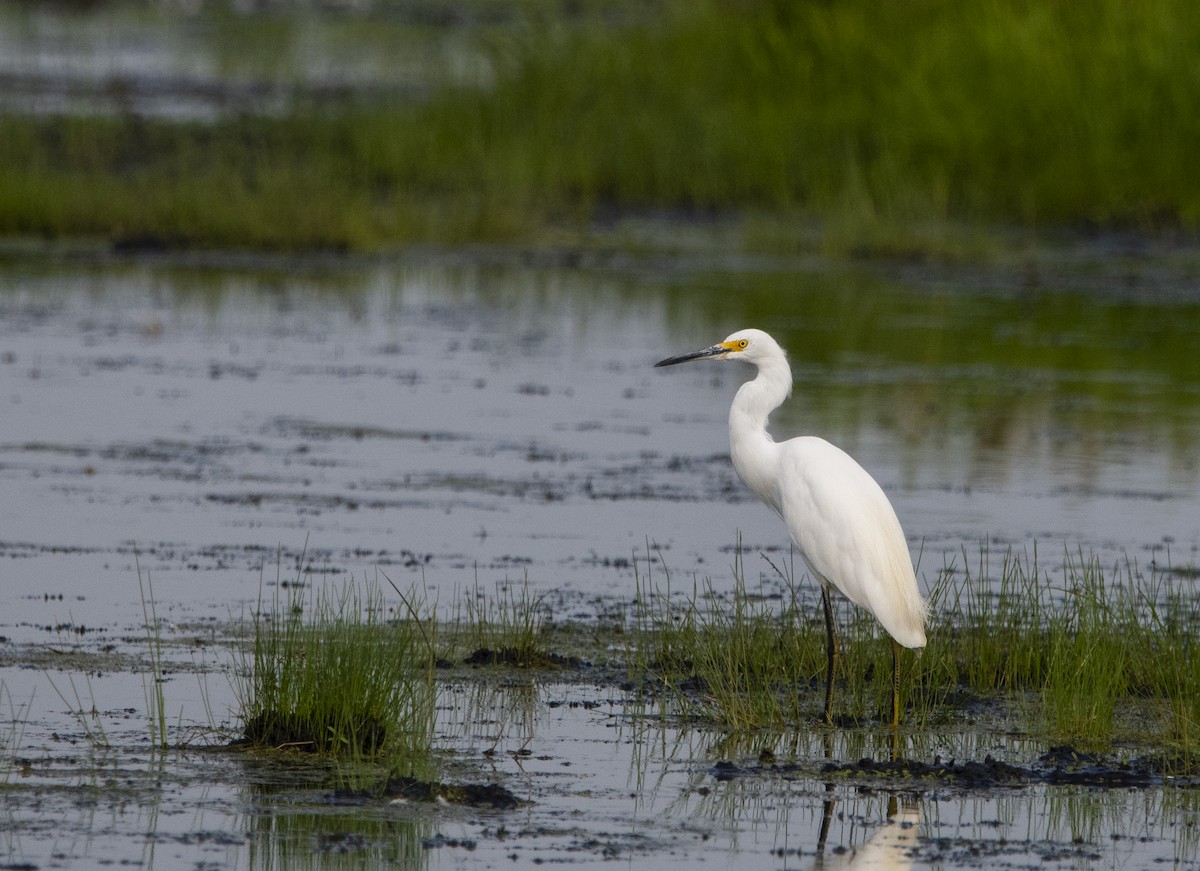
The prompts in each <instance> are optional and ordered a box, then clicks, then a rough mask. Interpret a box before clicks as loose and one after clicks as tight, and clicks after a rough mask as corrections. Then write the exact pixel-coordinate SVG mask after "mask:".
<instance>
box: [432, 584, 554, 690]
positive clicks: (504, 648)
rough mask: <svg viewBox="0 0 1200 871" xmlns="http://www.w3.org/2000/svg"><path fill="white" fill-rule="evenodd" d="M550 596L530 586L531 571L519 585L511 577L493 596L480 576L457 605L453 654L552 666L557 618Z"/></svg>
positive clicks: (449, 653) (454, 656)
mask: <svg viewBox="0 0 1200 871" xmlns="http://www.w3.org/2000/svg"><path fill="white" fill-rule="evenodd" d="M545 600H546V597H545V595H544V594H540V595H539V594H535V593H534V592H533V590H532V589H531V588H530V586H529V575H528V574H526V575H524V576H523V577H522V579H521V581H520V582H519V583H515V582H513V581H510V580H508V579H505V580H504V581H503V582H501V583H498V584H497V585H496V588H495V592H494V593H493V594H491V595H489V594H488V593H487V592H485V591H484V589H483V588H482V587H481V586H480V583H479V579H478V577H476V579H475V584H474V585H473V586H472V587H471V588H470V589H469V590H467V591H466V593H465V594H464V595H463V596H462V597H461V598H460V599H459V600H458V602H457V604H456V615H455V619H454V621H453V623H452V625H451V627H450V629H451V632H450V633H449V634H450V635H451V642H452V644H451V647H450V648H448V649H447V658H449V659H455V660H457V659H459V658H461V657H462V656H464V655H466V656H468V657H469V658H479V659H491V660H493V661H495V662H498V663H503V664H506V665H513V666H516V667H518V668H527V667H530V666H540V665H545V664H547V662H548V661H549V659H550V649H549V646H548V633H549V629H550V626H551V619H550V609H549V608H548V607H547V606H546V601H545Z"/></svg>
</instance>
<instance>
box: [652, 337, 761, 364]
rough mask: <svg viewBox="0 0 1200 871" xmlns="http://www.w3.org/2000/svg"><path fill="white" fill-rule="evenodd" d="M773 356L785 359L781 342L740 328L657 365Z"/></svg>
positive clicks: (661, 361) (748, 360)
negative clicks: (716, 340)
mask: <svg viewBox="0 0 1200 871" xmlns="http://www.w3.org/2000/svg"><path fill="white" fill-rule="evenodd" d="M772 357H778V358H781V359H785V355H784V353H783V349H782V348H781V347H779V344H778V343H777V342H776V341H775V340H774V339H772V338H771V337H770V336H768V335H767V334H766V333H764V332H763V331H762V330H738V331H737V332H736V333H733V334H732V335H731V336H729V337H728V338H727V339H725V341H723V342H719V343H718V344H716V345H713V346H711V347H708V348H701V349H700V350H699V351H692V352H690V353H687V354H680V355H679V356H677V357H668V358H667V359H665V360H659V361H658V362H657V363H655V364H654V365H655V366H674V365H675V364H676V363H687V362H688V361H690V360H704V359H706V358H707V359H713V360H742V361H744V362H746V363H760V362H762V361H763V360H767V359H769V358H772Z"/></svg>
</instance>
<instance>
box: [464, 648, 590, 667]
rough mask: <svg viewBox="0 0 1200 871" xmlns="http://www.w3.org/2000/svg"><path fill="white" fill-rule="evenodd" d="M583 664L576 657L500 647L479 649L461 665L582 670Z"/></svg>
mask: <svg viewBox="0 0 1200 871" xmlns="http://www.w3.org/2000/svg"><path fill="white" fill-rule="evenodd" d="M584 664H585V663H584V661H583V660H582V659H580V658H579V657H578V656H562V655H561V654H558V653H542V652H540V651H522V650H518V649H516V648H515V647H502V648H500V649H499V650H492V649H491V648H490V647H480V648H478V649H477V650H475V651H474V652H473V653H471V654H470V655H469V656H467V657H466V658H464V659H463V665H474V666H484V665H508V666H512V667H514V668H552V669H578V668H583V666H584Z"/></svg>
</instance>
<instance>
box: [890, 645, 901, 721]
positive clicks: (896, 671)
mask: <svg viewBox="0 0 1200 871" xmlns="http://www.w3.org/2000/svg"><path fill="white" fill-rule="evenodd" d="M900 649H901V648H900V642H899V641H897V640H896V639H895V638H893V639H892V728H893V729H895V728H897V727H898V726H899V725H900Z"/></svg>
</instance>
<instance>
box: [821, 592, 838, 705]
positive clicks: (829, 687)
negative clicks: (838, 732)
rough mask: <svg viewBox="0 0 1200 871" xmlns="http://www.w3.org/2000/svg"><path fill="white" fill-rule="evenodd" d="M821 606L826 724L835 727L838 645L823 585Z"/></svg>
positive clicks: (830, 603) (831, 609)
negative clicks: (834, 683) (835, 673)
mask: <svg viewBox="0 0 1200 871" xmlns="http://www.w3.org/2000/svg"><path fill="white" fill-rule="evenodd" d="M821 604H822V605H823V606H824V608H825V657H826V659H825V722H826V723H828V724H829V725H831V726H832V725H833V673H834V671H835V670H836V668H837V659H838V643H837V635H835V634H834V631H833V602H831V601H830V599H829V587H827V586H825V585H824V584H822V585H821Z"/></svg>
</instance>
